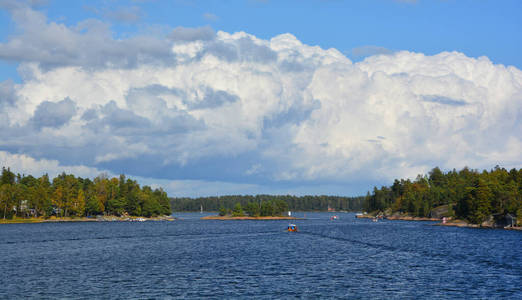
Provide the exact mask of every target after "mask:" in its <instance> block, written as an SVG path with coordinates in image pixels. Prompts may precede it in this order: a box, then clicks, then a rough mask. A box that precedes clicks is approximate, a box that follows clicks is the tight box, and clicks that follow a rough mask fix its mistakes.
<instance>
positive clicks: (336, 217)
mask: <svg viewBox="0 0 522 300" xmlns="http://www.w3.org/2000/svg"><path fill="white" fill-rule="evenodd" d="M330 220H332V221H334V220H339V217H338V216H331V217H330Z"/></svg>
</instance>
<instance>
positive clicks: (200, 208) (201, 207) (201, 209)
mask: <svg viewBox="0 0 522 300" xmlns="http://www.w3.org/2000/svg"><path fill="white" fill-rule="evenodd" d="M199 213H200V214H202V213H203V205H200V206H199Z"/></svg>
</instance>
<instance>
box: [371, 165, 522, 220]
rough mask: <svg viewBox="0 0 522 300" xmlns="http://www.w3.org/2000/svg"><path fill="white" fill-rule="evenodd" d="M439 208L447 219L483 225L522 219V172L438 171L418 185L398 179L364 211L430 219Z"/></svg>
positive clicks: (420, 178) (377, 193)
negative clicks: (503, 219)
mask: <svg viewBox="0 0 522 300" xmlns="http://www.w3.org/2000/svg"><path fill="white" fill-rule="evenodd" d="M438 207H447V210H446V216H448V217H456V218H459V219H463V220H467V221H469V222H471V223H474V224H481V223H482V222H484V221H486V220H488V219H490V218H491V217H493V218H496V217H501V216H503V215H505V214H508V213H509V214H511V215H513V216H518V217H519V218H520V217H522V169H519V170H517V169H511V170H510V171H507V170H506V169H504V168H500V167H499V166H496V167H495V168H494V169H492V170H490V171H487V170H484V171H482V172H479V171H478V170H472V169H469V168H467V167H465V168H463V169H462V170H460V171H456V170H455V169H453V170H452V171H448V172H442V171H441V170H440V169H439V168H438V167H435V168H433V169H432V170H431V171H430V172H429V174H426V175H418V176H417V178H416V179H415V180H414V181H411V180H409V179H406V180H405V179H401V180H398V179H396V180H395V181H394V182H393V184H392V185H391V186H389V187H388V186H383V187H381V188H380V189H378V188H377V187H374V189H373V192H372V193H370V192H368V194H367V196H366V200H365V201H364V209H365V210H366V211H368V212H375V211H381V212H382V211H385V210H391V211H392V212H399V213H404V214H408V215H411V216H417V217H429V216H431V215H432V213H433V211H434V210H435V209H436V208H438Z"/></svg>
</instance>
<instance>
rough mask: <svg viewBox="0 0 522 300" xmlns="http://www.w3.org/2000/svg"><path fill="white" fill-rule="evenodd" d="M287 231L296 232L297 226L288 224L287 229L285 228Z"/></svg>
mask: <svg viewBox="0 0 522 300" xmlns="http://www.w3.org/2000/svg"><path fill="white" fill-rule="evenodd" d="M287 231H288V232H297V231H298V230H297V225H295V224H288V228H287Z"/></svg>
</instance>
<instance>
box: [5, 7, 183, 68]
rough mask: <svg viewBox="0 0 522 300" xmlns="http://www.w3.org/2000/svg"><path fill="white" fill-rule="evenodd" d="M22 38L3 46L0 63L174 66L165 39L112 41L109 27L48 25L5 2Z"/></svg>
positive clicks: (96, 23) (41, 17)
mask: <svg viewBox="0 0 522 300" xmlns="http://www.w3.org/2000/svg"><path fill="white" fill-rule="evenodd" d="M3 6H4V7H6V8H7V9H9V11H10V12H11V16H12V18H13V20H14V22H15V24H16V26H17V29H18V31H20V34H17V35H12V36H10V37H9V38H8V40H7V42H5V43H0V59H4V60H9V61H17V62H34V63H38V64H39V66H40V67H43V68H47V69H49V68H54V67H63V66H82V67H86V68H97V67H110V68H112V67H126V68H130V67H135V66H137V65H140V64H151V63H161V64H172V63H173V55H172V51H170V43H169V42H168V41H167V40H166V39H161V38H158V37H154V36H150V35H140V36H134V37H132V38H129V39H124V40H117V39H114V38H112V36H111V31H110V26H109V24H107V23H104V22H101V21H99V20H94V19H89V20H85V21H83V22H81V23H79V24H77V25H76V26H74V27H67V26H65V25H64V24H59V23H55V22H48V20H47V17H46V16H45V15H44V14H42V13H41V12H38V11H35V10H33V9H31V8H30V7H29V6H28V5H26V4H24V3H23V2H21V3H17V2H12V1H5V3H4V5H3Z"/></svg>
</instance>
